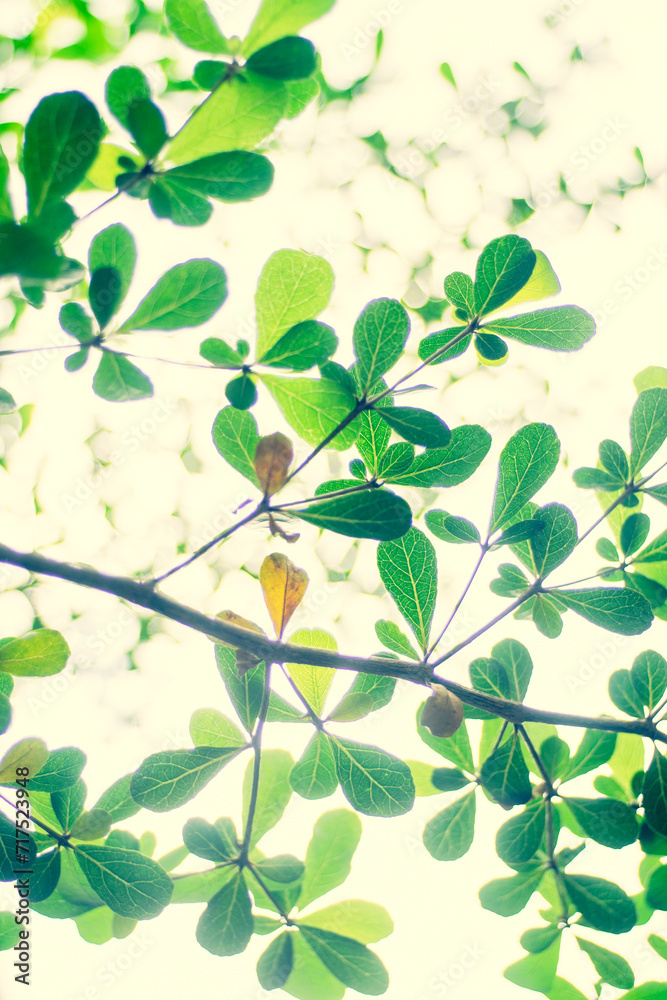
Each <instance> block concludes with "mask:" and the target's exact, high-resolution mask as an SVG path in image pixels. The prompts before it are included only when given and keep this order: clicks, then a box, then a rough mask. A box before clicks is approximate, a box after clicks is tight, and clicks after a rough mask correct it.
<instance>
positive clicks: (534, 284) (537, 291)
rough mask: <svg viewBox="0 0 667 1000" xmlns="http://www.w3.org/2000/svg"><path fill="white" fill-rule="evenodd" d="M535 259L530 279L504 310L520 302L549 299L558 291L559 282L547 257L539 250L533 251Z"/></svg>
mask: <svg viewBox="0 0 667 1000" xmlns="http://www.w3.org/2000/svg"><path fill="white" fill-rule="evenodd" d="M535 257H536V260H535V267H534V268H533V270H532V273H531V275H530V278H529V279H528V281H527V282H526V284H525V285H524V286H523V288H521V289H520V290H519V291H518V292H517V293H516V295H514V296H512V298H511V299H510V300H509V301H508V302H506V303H505V305H504V308H505V309H513V308H514V307H515V306H517V305H519V304H520V303H521V302H537V301H538V300H539V299H546V298H549V296H551V295H555V294H556V293H557V292H559V291H560V282H559V281H558V278H557V277H556V274H555V272H554V269H553V268H552V266H551V264H550V263H549V261H548V259H547V257H546V256H545V255H544V254H543V253H542V251H541V250H536V251H535Z"/></svg>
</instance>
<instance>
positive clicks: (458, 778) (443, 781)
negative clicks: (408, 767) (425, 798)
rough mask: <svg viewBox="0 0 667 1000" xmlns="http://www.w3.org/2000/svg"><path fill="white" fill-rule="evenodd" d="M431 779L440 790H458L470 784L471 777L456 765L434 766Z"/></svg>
mask: <svg viewBox="0 0 667 1000" xmlns="http://www.w3.org/2000/svg"><path fill="white" fill-rule="evenodd" d="M413 763H414V762H413ZM430 781H431V784H432V785H433V786H434V787H435V788H437V790H438V791H439V792H456V791H458V790H459V788H465V786H466V785H469V784H470V778H468V777H467V776H466V775H465V774H463V773H462V772H461V771H459V770H458V768H455V767H434V768H433V769H432V773H431V777H430Z"/></svg>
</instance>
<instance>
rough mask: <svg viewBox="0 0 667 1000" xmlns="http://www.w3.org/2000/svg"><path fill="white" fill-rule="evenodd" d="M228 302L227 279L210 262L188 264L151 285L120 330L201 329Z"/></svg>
mask: <svg viewBox="0 0 667 1000" xmlns="http://www.w3.org/2000/svg"><path fill="white" fill-rule="evenodd" d="M226 298H227V277H226V275H225V272H224V270H223V269H222V268H221V267H220V265H219V264H216V263H215V261H213V260H208V259H207V258H203V259H200V260H188V261H186V262H185V263H184V264H176V266H175V267H172V268H170V269H169V270H168V271H167V272H166V273H165V274H163V275H162V277H161V278H160V279H159V281H158V282H157V283H156V284H155V285H153V287H152V288H151V290H150V292H149V293H148V295H146V296H145V298H143V299H142V300H141V302H140V303H139V305H138V306H137V308H136V309H135V311H134V312H133V313H132V315H131V316H130V318H129V319H128V320H126V321H125V323H123V326H122V327H121V330H179V329H181V328H183V327H191V326H200V324H201V323H205V322H206V320H209V319H210V318H211V316H213V315H214V314H215V313H216V312H217V311H218V309H219V308H220V306H221V305H222V303H223V302H224V301H225V299H226Z"/></svg>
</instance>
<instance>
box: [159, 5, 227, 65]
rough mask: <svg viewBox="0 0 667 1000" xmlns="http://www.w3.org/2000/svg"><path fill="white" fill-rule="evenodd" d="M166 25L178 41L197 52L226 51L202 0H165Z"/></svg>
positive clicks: (225, 43)
mask: <svg viewBox="0 0 667 1000" xmlns="http://www.w3.org/2000/svg"><path fill="white" fill-rule="evenodd" d="M164 13H165V17H166V19H167V25H168V26H169V30H170V31H171V33H172V34H173V35H175V36H176V38H178V40H179V42H183V45H187V46H188V48H190V49H196V50H197V52H216V53H226V52H228V51H229V50H228V46H227V41H226V39H225V38H224V37H223V35H222V34H221V32H220V29H219V28H218V25H217V24H216V22H215V20H214V18H213V17H212V15H211V12H210V10H209V8H208V5H207V4H206V3H205V2H204V0H167V2H166V3H165V7H164Z"/></svg>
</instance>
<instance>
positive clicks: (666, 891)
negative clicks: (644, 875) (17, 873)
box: [646, 865, 667, 910]
mask: <svg viewBox="0 0 667 1000" xmlns="http://www.w3.org/2000/svg"><path fill="white" fill-rule="evenodd" d="M646 902H647V903H648V905H649V906H651V907H652V908H653V909H654V910H667V865H659V867H658V868H656V869H655V871H653V872H652V873H651V876H650V878H649V882H648V886H647V887H646Z"/></svg>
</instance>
